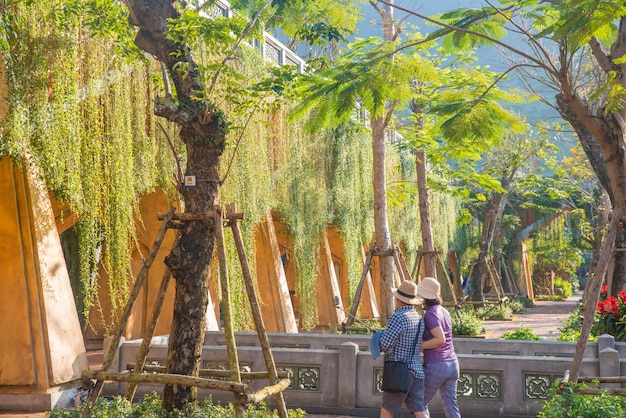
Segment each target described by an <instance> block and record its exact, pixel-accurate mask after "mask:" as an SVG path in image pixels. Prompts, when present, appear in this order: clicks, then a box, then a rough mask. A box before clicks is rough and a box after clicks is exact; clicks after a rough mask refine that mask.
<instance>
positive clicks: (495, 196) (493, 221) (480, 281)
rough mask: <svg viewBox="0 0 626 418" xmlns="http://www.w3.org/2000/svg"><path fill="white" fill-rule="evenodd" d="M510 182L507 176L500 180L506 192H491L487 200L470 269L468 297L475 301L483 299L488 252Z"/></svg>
mask: <svg viewBox="0 0 626 418" xmlns="http://www.w3.org/2000/svg"><path fill="white" fill-rule="evenodd" d="M510 183H511V182H510V180H509V179H508V178H506V179H504V180H503V181H502V187H503V188H504V189H505V190H506V192H505V193H492V194H491V199H490V200H489V202H488V206H487V212H486V214H485V219H484V222H483V230H482V236H481V241H480V248H479V253H478V257H477V259H476V264H475V266H474V269H473V271H472V277H471V278H470V280H471V283H472V290H471V294H470V299H471V300H473V301H475V302H484V301H485V295H484V292H483V287H484V285H485V280H486V277H487V276H488V274H489V264H488V261H489V254H490V253H491V246H492V243H493V240H494V237H495V235H496V232H497V230H498V228H499V226H500V220H501V219H502V213H503V212H504V205H505V204H506V201H507V199H508V190H509V188H510V187H511V186H510ZM493 285H494V286H495V285H496V283H493Z"/></svg>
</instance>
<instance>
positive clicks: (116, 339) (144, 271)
mask: <svg viewBox="0 0 626 418" xmlns="http://www.w3.org/2000/svg"><path fill="white" fill-rule="evenodd" d="M172 216H174V207H173V206H172V207H170V209H169V211H168V212H167V216H166V217H165V218H164V219H163V223H162V224H161V228H159V232H158V233H157V236H156V238H155V240H154V244H153V245H152V249H151V250H150V254H149V255H148V258H146V260H145V261H144V263H143V266H142V267H141V271H140V272H139V274H138V275H137V279H135V285H134V286H133V290H132V291H131V293H130V296H129V297H128V302H127V303H126V307H125V308H124V312H123V313H122V317H121V318H120V322H119V324H118V326H117V330H116V332H115V334H114V335H113V340H112V341H111V345H110V346H109V350H108V351H107V353H106V356H105V357H104V360H103V362H102V371H104V372H106V371H108V370H109V368H110V367H111V363H112V362H113V357H114V355H115V353H116V352H117V349H118V346H119V344H120V340H121V339H122V334H123V333H124V330H126V324H127V323H128V318H130V312H131V310H132V308H133V305H134V304H135V300H137V297H138V296H139V291H140V290H141V287H142V286H143V282H144V281H145V280H146V276H147V275H148V270H149V269H150V266H152V262H153V261H154V258H155V257H156V254H157V252H158V251H159V248H160V247H161V243H162V242H163V238H164V237H165V233H166V232H167V223H168V222H169V221H170V220H171V218H172ZM103 383H104V382H103V381H102V380H100V379H98V381H97V382H96V384H95V386H94V388H93V391H92V392H91V393H90V394H89V399H88V402H89V403H91V402H94V401H95V400H96V399H98V397H99V396H100V394H101V393H102V385H103ZM88 413H89V407H86V408H85V409H83V411H82V413H81V418H84V417H85V416H87V414H88Z"/></svg>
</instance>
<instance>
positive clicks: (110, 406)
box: [46, 392, 305, 418]
mask: <svg viewBox="0 0 626 418" xmlns="http://www.w3.org/2000/svg"><path fill="white" fill-rule="evenodd" d="M86 406H87V405H86V404H83V405H80V406H79V407H78V408H77V409H75V410H61V409H53V410H52V411H50V412H48V413H47V414H46V416H48V417H49V418H78V417H81V416H82V411H83V410H84V409H85V407H86ZM235 416H236V414H235V408H234V406H233V405H232V404H228V405H220V404H214V403H213V402H212V400H211V399H210V398H209V399H206V400H205V401H204V402H200V403H195V404H189V405H188V406H187V410H186V411H185V413H183V412H181V411H178V410H175V411H172V412H168V411H166V410H165V409H163V407H162V406H161V400H160V399H159V398H158V395H157V394H156V393H155V392H152V393H150V394H147V395H145V396H144V398H143V399H142V400H141V401H139V402H137V403H136V404H134V405H132V404H131V403H130V402H129V401H128V400H127V399H126V398H123V397H121V396H116V397H114V398H113V399H106V398H102V397H101V398H98V399H97V400H96V401H95V402H93V403H91V404H89V413H88V414H87V415H86V417H88V418H108V417H128V418H145V417H153V418H159V417H162V418H166V417H167V418H203V417H211V418H234V417H235ZM246 416H247V417H251V418H271V417H274V416H275V413H274V411H272V410H271V409H270V408H269V406H268V405H267V403H261V404H259V405H249V406H248V408H247V410H246ZM287 416H288V417H289V418H303V417H304V416H305V412H304V411H303V410H301V409H292V410H288V411H287Z"/></svg>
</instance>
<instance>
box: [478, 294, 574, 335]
mask: <svg viewBox="0 0 626 418" xmlns="http://www.w3.org/2000/svg"><path fill="white" fill-rule="evenodd" d="M581 297H582V292H578V293H576V294H574V295H572V296H570V297H569V298H568V299H566V300H563V301H535V306H534V307H532V308H528V309H527V310H526V312H525V313H523V314H514V315H513V319H512V320H511V321H485V322H484V327H485V338H500V336H502V334H504V333H505V332H512V331H515V330H516V329H517V328H519V327H521V326H524V327H526V328H530V329H531V330H532V331H533V334H535V335H537V336H538V337H541V338H542V339H544V340H556V339H557V338H558V337H559V335H561V331H560V330H559V328H562V327H563V324H564V323H565V322H566V321H567V319H568V316H569V314H570V312H572V311H573V310H574V309H576V306H577V305H578V304H579V303H580V298H581Z"/></svg>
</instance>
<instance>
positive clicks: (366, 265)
mask: <svg viewBox="0 0 626 418" xmlns="http://www.w3.org/2000/svg"><path fill="white" fill-rule="evenodd" d="M375 248H376V242H373V243H372V245H371V247H370V249H369V250H368V251H367V257H365V263H363V272H362V273H361V279H360V280H359V284H358V285H357V287H356V290H355V291H354V299H353V300H352V306H351V307H350V314H349V315H348V318H346V322H345V324H346V327H349V326H350V325H352V324H353V323H354V318H356V311H357V310H358V309H359V303H360V302H361V293H362V292H363V286H364V285H365V279H366V278H367V275H368V274H369V272H370V266H371V265H372V256H373V254H374V250H375Z"/></svg>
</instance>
